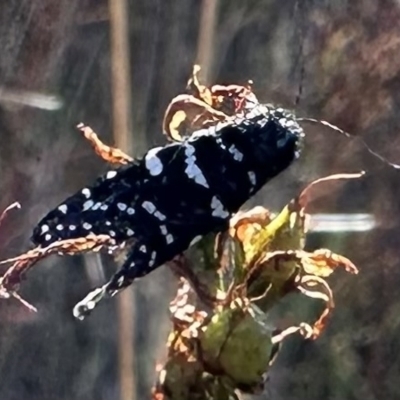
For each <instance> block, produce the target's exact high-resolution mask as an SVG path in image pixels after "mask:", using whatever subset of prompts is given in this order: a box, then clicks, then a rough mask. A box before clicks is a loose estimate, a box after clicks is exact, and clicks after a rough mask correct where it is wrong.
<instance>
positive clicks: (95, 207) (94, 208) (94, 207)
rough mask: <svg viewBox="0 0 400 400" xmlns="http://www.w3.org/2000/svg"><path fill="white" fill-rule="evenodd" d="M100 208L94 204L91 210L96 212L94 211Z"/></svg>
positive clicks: (99, 205) (97, 204)
mask: <svg viewBox="0 0 400 400" xmlns="http://www.w3.org/2000/svg"><path fill="white" fill-rule="evenodd" d="M100 207H101V203H96V204H95V205H94V206H93V207H92V210H93V211H96V210H98V209H99V208H100Z"/></svg>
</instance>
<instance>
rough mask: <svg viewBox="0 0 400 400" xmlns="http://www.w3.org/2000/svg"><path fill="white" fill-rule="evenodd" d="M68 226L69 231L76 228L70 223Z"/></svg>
mask: <svg viewBox="0 0 400 400" xmlns="http://www.w3.org/2000/svg"><path fill="white" fill-rule="evenodd" d="M68 228H69V230H70V231H74V230H75V229H76V226H75V225H70V226H69V227H68Z"/></svg>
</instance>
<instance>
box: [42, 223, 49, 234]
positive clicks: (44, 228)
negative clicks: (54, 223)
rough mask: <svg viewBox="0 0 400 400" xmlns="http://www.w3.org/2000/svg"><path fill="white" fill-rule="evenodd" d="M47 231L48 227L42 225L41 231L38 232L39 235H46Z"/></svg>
mask: <svg viewBox="0 0 400 400" xmlns="http://www.w3.org/2000/svg"><path fill="white" fill-rule="evenodd" d="M49 229H50V228H49V226H48V225H46V224H44V225H42V229H41V230H40V233H41V234H43V233H46V232H48V231H49Z"/></svg>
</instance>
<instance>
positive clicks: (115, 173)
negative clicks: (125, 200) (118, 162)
mask: <svg viewBox="0 0 400 400" xmlns="http://www.w3.org/2000/svg"><path fill="white" fill-rule="evenodd" d="M116 175H117V171H108V172H107V174H106V179H112V178H114V177H115V176H116Z"/></svg>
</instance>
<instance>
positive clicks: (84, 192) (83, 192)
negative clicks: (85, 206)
mask: <svg viewBox="0 0 400 400" xmlns="http://www.w3.org/2000/svg"><path fill="white" fill-rule="evenodd" d="M82 194H83V195H84V196H85V197H86V198H87V199H88V198H89V197H90V190H89V189H88V188H85V189H82Z"/></svg>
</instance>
